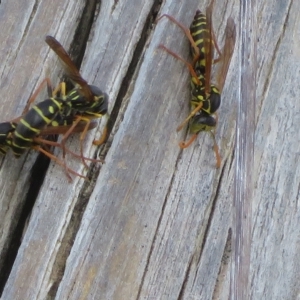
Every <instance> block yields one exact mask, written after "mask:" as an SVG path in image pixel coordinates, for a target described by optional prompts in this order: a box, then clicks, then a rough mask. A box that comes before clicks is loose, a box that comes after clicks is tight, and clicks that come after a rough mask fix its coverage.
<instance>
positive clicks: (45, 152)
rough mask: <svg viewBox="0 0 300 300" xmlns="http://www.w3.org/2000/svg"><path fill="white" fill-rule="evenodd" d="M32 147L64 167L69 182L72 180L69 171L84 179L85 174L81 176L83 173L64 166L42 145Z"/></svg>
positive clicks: (63, 163)
mask: <svg viewBox="0 0 300 300" xmlns="http://www.w3.org/2000/svg"><path fill="white" fill-rule="evenodd" d="M32 148H33V149H35V150H37V151H39V152H41V153H43V154H44V155H46V156H47V157H49V158H50V159H52V160H54V161H55V162H56V163H57V164H59V165H61V166H62V167H63V168H64V170H65V173H66V175H67V177H68V180H69V182H71V181H72V177H71V175H70V174H69V173H71V174H73V175H75V176H79V177H81V178H84V179H86V177H85V176H83V175H81V174H79V173H77V172H75V171H74V170H72V169H70V168H68V167H67V166H66V164H65V162H63V161H61V160H60V159H58V158H57V157H56V156H55V155H53V154H51V153H50V152H48V151H46V150H44V149H43V148H42V147H40V146H33V147H32Z"/></svg>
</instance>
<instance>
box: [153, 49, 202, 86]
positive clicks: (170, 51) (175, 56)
mask: <svg viewBox="0 0 300 300" xmlns="http://www.w3.org/2000/svg"><path fill="white" fill-rule="evenodd" d="M158 48H160V49H163V50H165V51H166V52H168V53H169V54H170V55H172V56H173V57H174V58H176V59H179V60H181V61H182V62H183V63H184V64H185V65H186V66H187V67H188V69H189V71H190V73H191V75H192V77H193V78H195V80H196V81H197V84H198V85H201V82H200V80H199V78H198V76H197V74H196V72H195V70H194V68H193V66H192V65H191V64H190V63H189V62H187V61H186V60H185V59H183V58H182V57H180V56H179V55H178V54H176V53H175V52H173V51H172V50H170V49H169V48H167V47H166V46H164V45H162V44H160V45H159V46H158Z"/></svg>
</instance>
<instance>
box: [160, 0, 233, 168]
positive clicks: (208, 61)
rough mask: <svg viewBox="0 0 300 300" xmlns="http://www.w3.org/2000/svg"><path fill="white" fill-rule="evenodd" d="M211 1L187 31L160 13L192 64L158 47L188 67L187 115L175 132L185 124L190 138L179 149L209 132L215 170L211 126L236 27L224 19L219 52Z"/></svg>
mask: <svg viewBox="0 0 300 300" xmlns="http://www.w3.org/2000/svg"><path fill="white" fill-rule="evenodd" d="M213 3H214V0H212V1H211V3H210V5H209V6H208V7H207V9H206V14H203V13H202V12H200V11H199V10H198V11H197V12H196V14H195V17H194V19H193V21H192V24H191V26H190V29H188V28H187V27H185V26H184V25H183V24H181V23H179V22H178V21H177V20H176V19H175V18H173V17H172V16H170V15H167V14H164V15H162V16H161V17H160V18H159V19H158V20H160V19H161V18H162V17H167V18H168V19H169V20H170V21H172V22H173V23H175V24H176V25H178V26H179V27H180V28H181V29H182V30H183V32H184V33H185V35H186V36H187V37H188V39H189V41H190V43H191V52H192V56H193V62H192V63H189V62H188V61H186V60H185V59H183V58H182V57H180V56H179V55H178V54H176V53H174V52H173V51H171V50H170V49H168V48H166V47H165V46H164V45H159V48H162V49H164V50H165V51H166V52H168V53H169V54H171V55H172V56H173V57H175V58H176V59H179V60H181V61H182V62H183V63H185V65H186V66H187V67H188V69H189V71H190V73H191V76H192V78H191V96H192V97H191V101H190V104H191V113H190V115H189V116H188V117H187V118H186V119H185V120H184V121H183V122H182V123H181V124H180V125H179V126H178V128H177V131H179V130H181V129H182V128H183V126H184V125H185V124H186V123H187V122H189V130H190V133H192V134H193V135H192V137H191V138H190V139H189V140H188V141H187V142H180V143H179V146H180V147H181V148H187V147H188V146H190V145H191V143H192V142H193V141H194V140H195V139H196V137H197V135H198V133H199V132H201V131H208V132H210V133H211V135H212V137H213V140H214V151H215V154H216V158H217V167H220V165H221V158H220V154H219V150H218V146H217V143H216V140H215V133H214V130H215V127H216V125H217V116H216V111H217V109H218V108H219V106H220V103H221V95H220V93H221V92H222V89H223V86H224V83H225V79H226V75H227V72H228V68H229V64H230V61H231V57H232V54H233V50H234V45H235V39H236V28H235V23H234V21H233V19H232V18H228V20H227V25H226V29H225V44H224V47H223V49H222V51H220V50H219V47H218V45H217V43H216V38H215V35H214V32H213V26H212V11H213ZM215 49H216V50H217V52H218V55H219V57H218V58H217V59H215V60H214V50H215ZM214 63H218V68H217V72H216V74H217V76H216V83H217V84H216V85H213V84H211V69H212V64H214Z"/></svg>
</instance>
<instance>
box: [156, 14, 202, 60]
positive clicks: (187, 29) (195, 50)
mask: <svg viewBox="0 0 300 300" xmlns="http://www.w3.org/2000/svg"><path fill="white" fill-rule="evenodd" d="M163 17H167V18H168V19H169V20H170V21H171V22H173V23H175V24H176V25H177V26H179V27H180V28H181V29H182V31H183V32H184V34H185V35H186V36H187V38H188V39H189V41H190V43H191V46H192V47H193V49H194V52H195V53H196V56H198V58H199V55H200V54H199V48H198V47H197V45H196V43H195V41H194V39H193V37H192V35H191V32H190V29H189V28H187V27H185V26H184V25H183V24H181V23H180V22H178V21H177V20H176V19H175V18H174V17H172V16H170V15H168V14H163V15H161V16H160V17H159V18H158V19H157V22H159V21H160V20H161V19H162V18H163Z"/></svg>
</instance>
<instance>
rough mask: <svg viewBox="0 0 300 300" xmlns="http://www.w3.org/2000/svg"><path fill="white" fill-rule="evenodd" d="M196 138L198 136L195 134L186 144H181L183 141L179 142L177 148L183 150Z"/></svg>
mask: <svg viewBox="0 0 300 300" xmlns="http://www.w3.org/2000/svg"><path fill="white" fill-rule="evenodd" d="M197 136H198V134H196V133H195V134H193V135H192V136H191V138H190V139H189V140H188V141H187V142H183V141H181V142H179V147H180V148H181V149H185V148H187V147H189V146H190V145H191V144H192V143H193V141H194V140H195V139H196V137H197Z"/></svg>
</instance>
